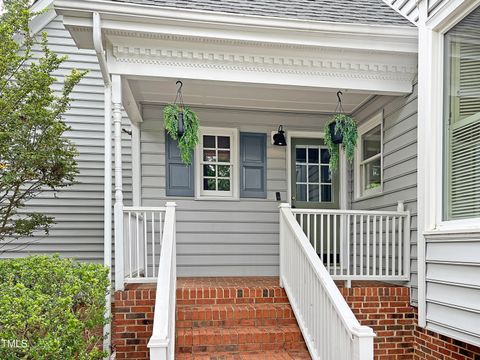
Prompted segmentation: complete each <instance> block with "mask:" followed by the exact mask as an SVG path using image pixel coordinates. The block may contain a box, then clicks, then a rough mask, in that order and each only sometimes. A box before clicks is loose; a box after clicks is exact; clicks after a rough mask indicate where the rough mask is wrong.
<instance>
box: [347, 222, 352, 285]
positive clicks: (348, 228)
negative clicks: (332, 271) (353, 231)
mask: <svg viewBox="0 0 480 360" xmlns="http://www.w3.org/2000/svg"><path fill="white" fill-rule="evenodd" d="M350 221H351V219H350V214H348V215H347V276H350V239H351V235H350Z"/></svg>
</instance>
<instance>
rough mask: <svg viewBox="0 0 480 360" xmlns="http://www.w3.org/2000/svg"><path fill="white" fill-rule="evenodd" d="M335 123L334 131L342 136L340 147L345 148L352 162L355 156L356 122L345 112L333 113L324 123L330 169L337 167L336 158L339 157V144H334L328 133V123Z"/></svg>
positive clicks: (348, 158) (334, 169)
mask: <svg viewBox="0 0 480 360" xmlns="http://www.w3.org/2000/svg"><path fill="white" fill-rule="evenodd" d="M332 123H335V132H339V133H341V134H342V136H343V141H342V144H341V145H342V147H343V149H344V150H345V155H346V157H347V160H348V161H349V162H350V163H352V162H353V158H354V156H355V148H356V147H357V138H358V131H357V122H356V121H355V120H354V119H353V118H352V117H350V116H348V115H345V114H335V115H334V116H332V117H331V118H330V119H329V120H328V121H327V122H326V123H325V128H324V132H325V145H327V147H328V151H329V152H330V164H329V165H330V170H331V171H332V172H333V171H336V170H337V167H338V159H339V157H340V144H335V143H334V142H333V140H332V135H331V133H330V124H332Z"/></svg>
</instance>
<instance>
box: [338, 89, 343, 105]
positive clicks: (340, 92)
mask: <svg viewBox="0 0 480 360" xmlns="http://www.w3.org/2000/svg"><path fill="white" fill-rule="evenodd" d="M340 95H343V92H342V91H341V90H338V91H337V99H338V102H339V103H340V104H341V103H342V98H341V97H340Z"/></svg>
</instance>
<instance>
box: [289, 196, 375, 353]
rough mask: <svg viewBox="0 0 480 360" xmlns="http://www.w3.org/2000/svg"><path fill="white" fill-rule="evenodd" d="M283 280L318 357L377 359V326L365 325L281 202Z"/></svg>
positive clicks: (312, 351) (306, 337)
mask: <svg viewBox="0 0 480 360" xmlns="http://www.w3.org/2000/svg"><path fill="white" fill-rule="evenodd" d="M280 281H281V285H282V286H283V287H284V288H285V291H286V293H287V296H288V298H289V300H290V303H291V305H292V308H293V311H294V312H295V317H296V318H297V321H298V323H299V326H300V328H301V330H302V334H303V337H304V339H305V342H306V344H307V347H308V350H309V352H310V355H311V356H312V358H313V359H315V360H317V359H322V360H351V359H355V360H371V359H373V338H374V336H375V334H374V333H373V330H372V329H371V328H369V327H366V326H362V325H360V323H359V322H358V320H357V319H356V317H355V315H354V314H353V312H352V310H351V309H350V307H349V306H348V304H347V303H346V301H345V299H344V298H343V296H342V295H341V293H340V291H339V290H338V288H337V286H336V285H335V283H334V281H333V279H332V278H331V276H330V274H329V273H328V271H327V270H326V269H325V267H324V266H323V264H322V262H321V260H320V259H319V257H318V256H317V254H316V252H315V251H314V249H313V247H312V246H311V245H310V242H309V240H308V239H307V237H306V235H305V233H304V232H303V230H302V228H301V227H300V225H299V224H298V222H297V220H296V219H295V217H294V215H293V213H292V210H291V209H290V207H289V205H288V204H282V205H281V206H280Z"/></svg>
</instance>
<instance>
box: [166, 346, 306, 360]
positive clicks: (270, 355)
mask: <svg viewBox="0 0 480 360" xmlns="http://www.w3.org/2000/svg"><path fill="white" fill-rule="evenodd" d="M175 359H176V360H258V359H260V360H292V359H293V360H307V359H308V360H310V359H311V358H310V354H309V353H308V351H307V350H305V349H302V350H290V351H287V350H277V351H252V352H243V353H239V352H230V353H228V352H223V353H216V352H214V353H208V354H177V355H176V356H175Z"/></svg>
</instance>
